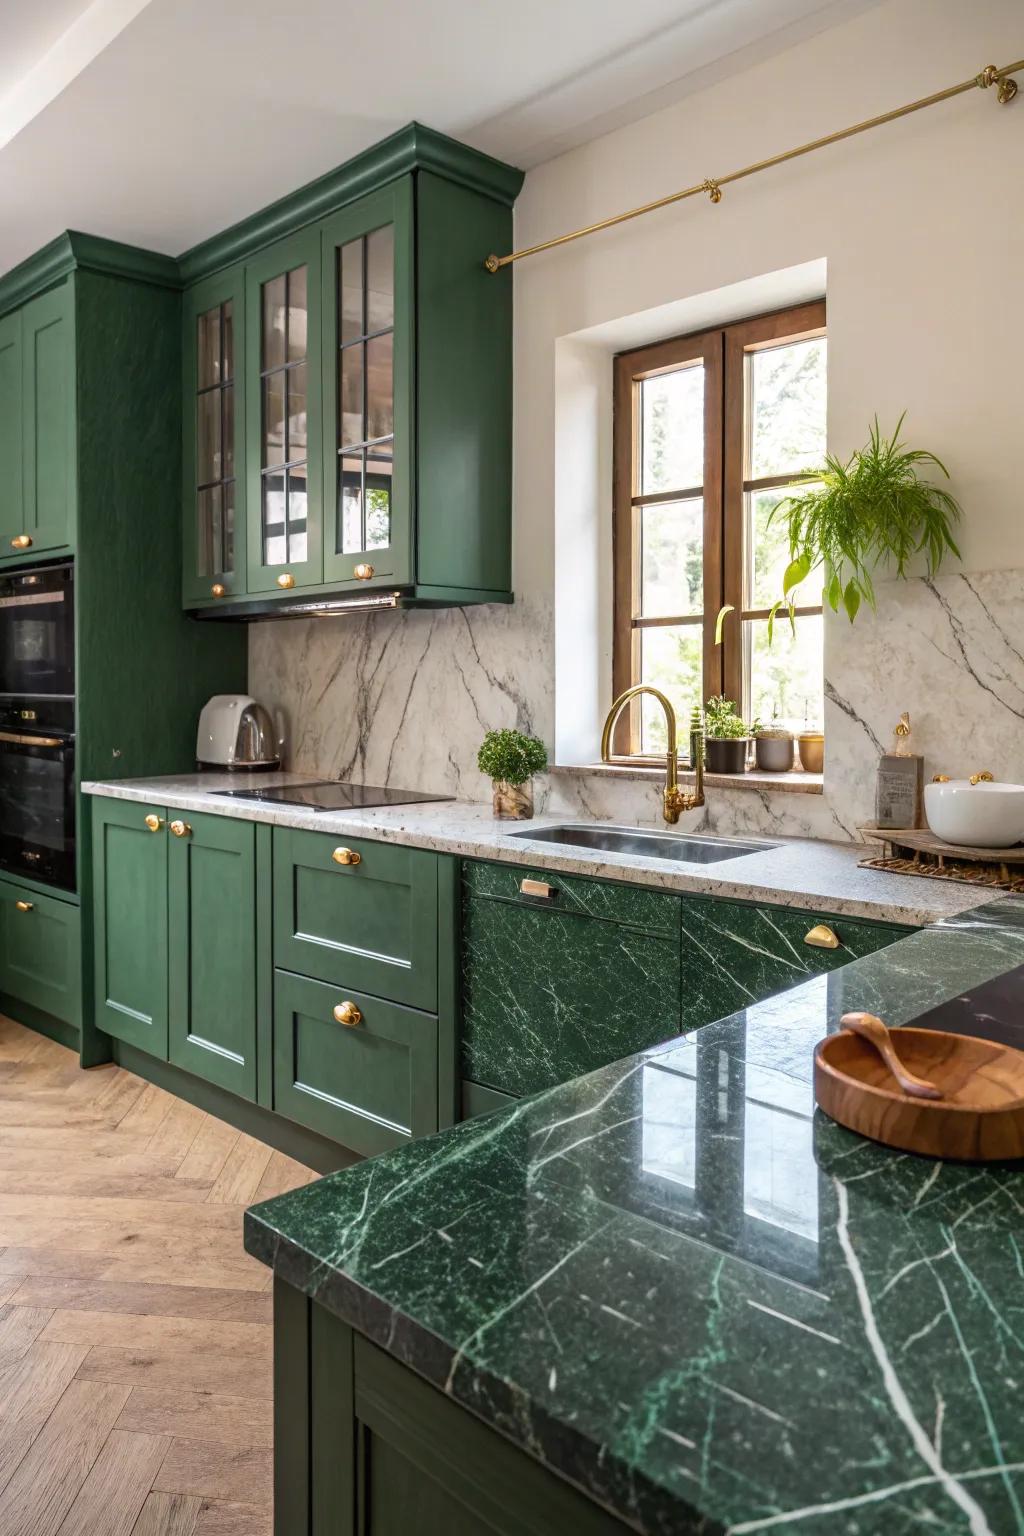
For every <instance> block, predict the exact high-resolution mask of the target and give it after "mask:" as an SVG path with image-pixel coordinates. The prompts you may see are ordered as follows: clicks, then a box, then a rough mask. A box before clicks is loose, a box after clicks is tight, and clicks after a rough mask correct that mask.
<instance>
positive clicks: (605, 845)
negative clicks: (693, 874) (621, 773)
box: [508, 821, 779, 864]
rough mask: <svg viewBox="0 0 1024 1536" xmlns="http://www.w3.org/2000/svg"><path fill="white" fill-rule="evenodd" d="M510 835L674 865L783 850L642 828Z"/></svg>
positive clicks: (584, 826)
mask: <svg viewBox="0 0 1024 1536" xmlns="http://www.w3.org/2000/svg"><path fill="white" fill-rule="evenodd" d="M508 835H509V837H522V838H529V839H530V841H531V842H535V843H560V844H563V845H564V846H566V847H570V848H594V849H597V850H599V851H600V852H602V853H635V854H639V855H640V856H641V857H642V858H645V859H669V860H671V862H672V863H673V864H719V863H721V861H722V860H723V859H739V858H742V857H743V855H744V854H746V853H764V852H765V850H766V849H769V848H778V847H779V844H778V843H768V842H753V841H747V842H741V841H740V840H739V839H738V838H733V837H705V836H702V835H701V834H699V833H697V834H694V835H685V834H683V833H681V832H645V831H644V830H643V829H642V828H640V827H609V826H602V825H601V824H600V823H598V824H596V825H595V824H593V823H590V822H583V821H581V822H568V823H566V825H565V826H558V827H533V828H530V827H524V828H523V830H522V831H521V832H510V833H509V834H508Z"/></svg>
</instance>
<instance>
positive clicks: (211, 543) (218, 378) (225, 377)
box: [195, 302, 235, 579]
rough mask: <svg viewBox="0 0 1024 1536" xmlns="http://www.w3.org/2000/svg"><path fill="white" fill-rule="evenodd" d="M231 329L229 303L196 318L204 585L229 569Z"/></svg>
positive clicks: (199, 555)
mask: <svg viewBox="0 0 1024 1536" xmlns="http://www.w3.org/2000/svg"><path fill="white" fill-rule="evenodd" d="M233 375H234V329H233V323H232V307H231V304H230V302H228V303H225V304H218V305H217V306H216V307H215V308H214V309H210V310H207V311H206V312H205V313H204V314H201V315H199V316H197V318H196V417H195V424H196V437H195V486H196V530H197V537H196V569H195V574H196V575H197V576H201V577H203V578H204V579H205V578H207V577H210V576H217V575H220V574H222V573H230V572H231V571H232V570H233V568H234V539H233V523H232V528H231V531H230V532H229V531H228V528H227V526H226V523H225V517H226V515H227V512H226V509H227V508H228V506H229V505H230V507H231V509H232V514H231V515H232V518H233V509H234V495H235V493H234V476H235V418H234V405H235V396H234V387H233V385H232V382H231V380H232V378H233Z"/></svg>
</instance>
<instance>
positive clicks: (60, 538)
mask: <svg viewBox="0 0 1024 1536" xmlns="http://www.w3.org/2000/svg"><path fill="white" fill-rule="evenodd" d="M21 321H22V332H21V338H22V390H23V415H22V431H23V449H22V468H23V477H24V487H25V491H24V503H23V511H22V528H21V537H22V538H27V539H30V540H31V543H30V544H29V545H27V546H24V548H25V549H26V550H27V551H39V550H49V549H59V548H60V547H61V546H62V545H65V544H67V543H68V542H69V538H70V531H71V515H72V499H73V496H74V482H75V381H74V347H73V329H74V318H73V292H72V288H71V285H70V283H65V284H64V286H63V287H61V288H54V289H53V290H52V291H51V292H50V293H44V294H43V295H42V297H41V298H38V299H34V300H33V301H32V303H31V304H26V305H25V308H24V309H23V310H22V316H21ZM5 552H6V551H5Z"/></svg>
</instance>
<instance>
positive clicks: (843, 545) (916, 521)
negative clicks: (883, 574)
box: [768, 411, 961, 643]
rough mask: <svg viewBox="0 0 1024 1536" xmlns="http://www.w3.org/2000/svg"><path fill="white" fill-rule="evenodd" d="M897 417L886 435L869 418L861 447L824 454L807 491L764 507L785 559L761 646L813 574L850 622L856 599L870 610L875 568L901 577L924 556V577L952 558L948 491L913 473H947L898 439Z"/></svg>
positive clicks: (953, 509) (954, 509)
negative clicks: (780, 532)
mask: <svg viewBox="0 0 1024 1536" xmlns="http://www.w3.org/2000/svg"><path fill="white" fill-rule="evenodd" d="M905 416H906V412H905V411H904V413H903V415H902V416H901V417H900V419H899V421H898V422H897V423H896V430H895V432H894V433H893V434H892V436H891V437H888V438H887V437H883V436H882V433H881V429H880V428H879V425H878V417H877V416H876V417H875V420H874V424H873V425H872V427H871V434H870V441H869V442H868V444H867V446H866V447H865V448H861V449H859V450H858V451H857V452H856V453H854V454H853V455H852V456H851V457H850V458H849V459H847V461H846V462H845V463H843V462H842V461H841V460H840V459H837V458H835V457H834V456H833V455H832V454H828V455H827V456H826V460H825V467H824V469H822V470H821V471H820V472H818V473H816V474H815V476H814V479H815V482H816V483H815V486H814V488H813V489H812V490H806V491H803V492H795V493H794V494H793V495H792V496H787V497H786V498H785V500H783V501H780V502H779V504H778V506H776V507H774V508H773V509H772V512H771V514H770V517H769V522H770V521H771V520H772V519H773V518H775V517H778V516H783V517H784V518H785V519H786V522H787V525H788V533H789V554H790V563H789V565H788V566H787V568H786V573H785V576H784V577H783V582H782V594H783V595H782V597H781V598H780V600H779V601H778V602H777V603H776V604H775V606H774V607H773V609H772V612H771V617H770V618H769V621H768V623H769V643H770V642H771V630H772V623H773V620H774V618H775V615H776V613H777V612H778V610H779V609H780V608H782V607H783V606H785V607H786V608H788V610H789V617H790V621H791V622H792V620H793V616H794V615H793V610H794V602H793V597H792V594H793V592H794V590H795V589H796V588H797V587H798V586H799V585H800V583H801V582H802V581H806V579H807V577H808V576H810V575H811V573H812V572H813V571H816V570H821V572H822V577H823V582H824V599H825V601H826V602H827V603H828V605H829V607H830V608H831V609H832V611H833V613H838V612H839V607H840V604H842V607H843V609H844V611H845V612H846V615H847V617H848V618H849V620H850V622H851V624H852V623H853V620H854V619H855V618H856V617H857V613H858V611H859V609H860V606H861V603H862V602H866V603H867V604H868V606H869V607H870V608H871V609H872V610H873V609H874V607H875V588H874V583H873V581H872V575H871V573H872V571H873V570H874V569H875V568H876V567H878V566H883V567H888V568H893V567H895V572H896V575H897V576H899V577H901V578H902V579H903V580H906V576H907V567H908V565H909V564H910V562H911V560H912V559H913V558H914V557H915V556H916V555H921V554H923V555H924V557H925V561H926V563H927V572H928V575H929V577H932V576H934V575H935V574H936V572H937V571H938V570H939V568H940V566H941V565H942V561H943V559H944V557H945V555H946V554H947V553H950V554H953V555H955V556H956V558H957V559H958V560H959V559H960V551H959V549H958V548H957V545H956V541H955V539H954V538H953V527H954V526H955V524H956V523H958V522H959V521H960V516H961V508H960V504H959V503H958V502H957V500H956V498H955V497H954V496H952V495H951V494H950V493H949V491H946V490H943V488H942V487H941V486H938V485H933V484H931V482H930V481H928V480H922V479H920V478H919V477H918V467H919V466H920V465H929V466H934V467H935V468H936V469H939V470H941V472H942V474H943V475H944V476H945V477H946V479H947V480H948V479H949V471H948V470H947V468H946V466H945V465H944V464H943V463H942V461H941V459H938V458H936V456H935V454H934V453H929V452H927V450H925V449H923V448H913V449H911V448H906V447H905V446H904V444H903V443H902V442H900V430H901V428H902V426H903V422H904V418H905Z"/></svg>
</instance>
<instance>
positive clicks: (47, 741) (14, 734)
mask: <svg viewBox="0 0 1024 1536" xmlns="http://www.w3.org/2000/svg"><path fill="white" fill-rule="evenodd" d="M0 741H10V742H12V743H13V744H14V745H15V746H18V747H63V746H64V744H65V743H64V742H63V740H62V739H61V738H60V737H59V736H29V735H26V733H25V732H24V731H0Z"/></svg>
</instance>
